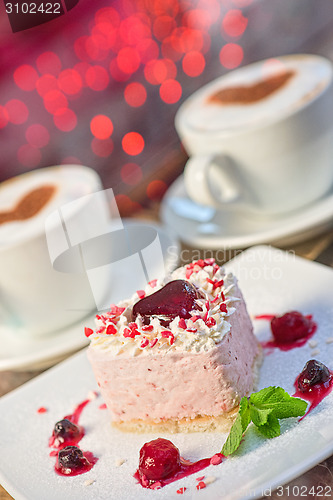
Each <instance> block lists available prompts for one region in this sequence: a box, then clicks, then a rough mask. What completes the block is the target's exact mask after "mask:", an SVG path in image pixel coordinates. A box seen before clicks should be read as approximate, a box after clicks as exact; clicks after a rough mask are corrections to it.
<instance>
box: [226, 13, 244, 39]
mask: <svg viewBox="0 0 333 500" xmlns="http://www.w3.org/2000/svg"><path fill="white" fill-rule="evenodd" d="M247 23H248V19H247V18H246V17H244V16H243V13H242V11H241V10H238V9H231V10H229V11H228V12H227V13H226V15H225V16H224V18H223V21H222V29H223V30H224V32H225V33H226V34H227V35H229V36H230V37H239V36H242V35H243V33H244V31H245V30H246V27H247Z"/></svg>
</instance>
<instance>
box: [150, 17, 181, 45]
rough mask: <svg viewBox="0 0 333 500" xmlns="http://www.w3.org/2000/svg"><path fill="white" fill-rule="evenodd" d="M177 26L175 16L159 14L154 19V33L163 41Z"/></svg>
mask: <svg viewBox="0 0 333 500" xmlns="http://www.w3.org/2000/svg"><path fill="white" fill-rule="evenodd" d="M176 26H177V25H176V21H175V19H174V18H173V17H171V16H158V17H157V18H156V19H155V20H154V24H153V33H154V35H155V37H156V38H157V40H159V41H160V42H162V41H163V40H164V39H165V38H166V37H167V36H169V35H171V33H172V31H173V30H174V29H175V28H176Z"/></svg>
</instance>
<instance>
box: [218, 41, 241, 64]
mask: <svg viewBox="0 0 333 500" xmlns="http://www.w3.org/2000/svg"><path fill="white" fill-rule="evenodd" d="M243 57H244V52H243V49H242V47H241V46H240V45H237V44H236V43H227V44H226V45H224V47H222V49H221V51H220V62H221V64H222V66H224V67H225V68H227V69H234V68H237V67H238V66H239V65H240V64H241V62H242V60H243Z"/></svg>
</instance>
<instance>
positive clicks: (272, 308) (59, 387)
mask: <svg viewBox="0 0 333 500" xmlns="http://www.w3.org/2000/svg"><path fill="white" fill-rule="evenodd" d="M226 267H227V270H232V271H233V272H235V274H236V275H237V276H238V277H239V282H240V286H241V288H242V290H243V293H244V296H245V299H246V301H247V304H248V309H249V312H250V314H251V315H258V314H282V313H284V312H286V311H289V310H293V309H296V310H299V311H301V312H302V313H304V314H313V317H314V320H315V321H316V322H317V324H318V329H317V332H316V333H315V336H314V337H313V339H314V340H316V341H317V343H318V344H317V347H316V349H317V350H319V353H317V354H316V356H315V358H316V359H318V360H320V361H322V362H323V363H325V364H326V365H328V366H329V368H330V369H332V368H333V344H332V343H327V342H326V340H327V339H328V338H329V337H332V324H333V295H332V291H333V272H332V270H331V269H329V268H326V267H324V266H321V265H319V264H315V263H312V262H308V261H305V260H302V259H300V258H297V257H294V255H292V254H290V253H285V252H283V251H279V250H276V249H272V248H270V247H264V246H261V247H254V248H252V249H250V250H247V251H246V252H244V253H243V254H241V255H240V256H239V257H237V258H236V259H234V260H233V261H231V262H230V263H228V265H227V266H226ZM254 326H255V331H256V334H257V336H258V337H259V339H260V340H267V339H268V338H269V337H270V332H269V324H268V322H267V321H264V320H255V321H254ZM312 350H313V349H311V348H310V346H309V345H305V346H303V347H301V348H297V349H293V350H291V351H287V352H282V351H279V350H276V351H274V352H273V353H272V354H270V355H268V356H266V357H265V360H264V363H263V366H262V370H261V378H260V387H259V388H263V387H267V386H269V385H279V386H282V387H283V388H284V389H285V390H287V391H288V392H289V393H290V394H293V392H294V390H293V383H294V380H295V378H296V376H297V375H298V373H299V372H300V371H301V370H302V368H303V366H304V364H305V363H306V361H307V360H309V359H311V358H312V357H314V356H312V353H311V351H312ZM91 390H97V386H96V383H95V380H94V377H93V374H92V371H91V369H90V366H89V364H88V361H87V359H86V353H85V352H83V353H80V354H79V355H76V356H74V357H73V358H70V359H69V360H67V361H65V362H64V363H62V364H60V365H58V366H56V367H55V368H53V369H51V370H49V371H48V372H46V373H45V374H43V375H41V376H40V377H38V378H37V379H35V380H32V381H31V382H29V383H27V384H26V385H24V386H22V387H21V388H19V389H17V390H16V391H14V392H12V393H10V394H8V395H6V396H4V397H3V398H1V400H0V415H1V421H0V422H1V423H0V482H1V483H2V484H3V486H4V487H5V488H6V489H7V490H8V491H9V493H10V494H11V495H13V496H14V498H15V499H16V500H21V499H24V500H45V499H47V500H59V499H61V498H63V499H66V500H86V499H89V500H91V499H94V500H104V499H105V500H113V499H117V500H128V499H134V498H135V499H156V498H158V499H168V500H169V499H176V498H178V499H179V498H180V496H179V495H178V494H177V493H176V492H177V489H179V488H180V487H182V486H186V487H187V488H188V490H187V491H186V492H185V495H184V498H197V497H198V498H200V499H202V500H205V499H206V500H208V499H209V500H217V499H223V500H226V499H230V500H236V499H247V498H251V499H253V498H258V497H260V496H262V495H263V493H264V490H265V489H267V488H270V487H271V488H272V489H273V488H275V487H277V486H278V485H282V484H283V483H285V482H287V481H289V480H291V479H293V478H295V477H296V476H298V475H300V474H301V473H303V472H304V471H306V470H307V469H309V468H311V467H312V466H314V465H315V464H317V463H319V462H320V461H322V460H323V459H325V458H327V457H328V456H330V455H331V454H332V453H333V393H331V394H330V395H329V396H328V397H327V398H326V399H324V400H323V401H322V403H320V405H319V406H318V407H317V408H315V409H314V410H313V411H312V412H311V413H310V414H309V415H308V416H307V417H306V418H305V419H304V420H303V421H301V422H300V423H298V422H297V421H296V419H288V420H286V421H282V434H281V436H280V437H278V438H275V439H272V440H266V439H264V438H261V437H260V436H259V435H258V434H257V433H256V431H255V429H254V428H252V427H250V428H249V430H248V431H247V433H246V438H245V440H244V441H243V442H242V444H241V446H240V448H239V450H238V451H237V452H236V454H235V455H234V456H233V457H232V458H229V459H227V460H225V461H224V462H223V463H222V464H220V465H218V466H210V467H209V468H208V469H206V470H205V471H203V472H202V475H203V474H204V475H205V476H206V477H208V476H213V477H215V478H216V481H215V482H213V483H212V484H209V485H208V486H207V488H206V489H204V490H200V491H197V490H196V487H195V486H196V484H197V482H196V479H195V478H196V476H197V475H198V474H197V475H194V476H190V477H188V478H186V479H182V480H180V481H178V482H176V483H172V484H170V485H168V486H166V487H164V488H162V489H161V490H160V491H152V490H147V489H143V488H142V487H141V486H140V485H138V484H137V483H136V481H135V479H134V478H133V473H134V472H135V470H136V467H137V465H138V455H139V450H140V447H141V446H142V445H143V443H145V442H146V441H149V440H151V439H154V438H156V437H158V435H156V434H141V435H136V434H124V433H121V432H119V431H116V430H114V429H112V428H111V426H110V425H109V416H108V412H107V411H105V410H104V411H103V410H101V409H100V408H99V406H100V405H101V403H102V400H101V398H100V397H99V398H97V399H95V400H93V401H92V402H91V403H89V404H88V406H87V407H86V408H85V409H84V410H83V413H82V416H81V420H80V423H81V424H82V425H83V426H84V427H85V429H86V435H85V436H84V438H83V439H82V441H81V443H80V447H81V448H82V449H83V450H89V451H91V452H93V453H94V455H95V456H97V457H99V460H98V462H97V464H96V465H95V466H94V467H93V469H92V470H91V471H89V472H88V473H86V474H83V475H79V476H75V477H60V476H58V475H56V474H55V472H54V469H53V467H54V461H55V459H54V458H52V457H49V451H50V450H49V448H48V438H49V436H50V434H51V433H52V428H53V425H54V423H55V422H56V421H58V420H60V419H61V418H63V417H64V416H65V415H66V414H68V413H70V412H71V410H72V409H73V407H74V406H76V405H77V404H79V403H80V402H81V401H83V400H84V399H85V398H86V397H87V394H88V393H89V391H91ZM40 406H45V407H46V408H47V409H48V411H47V413H44V414H39V413H37V409H38V408H39V407H40ZM163 437H166V438H169V439H171V440H172V441H173V442H174V443H175V445H176V446H178V448H179V449H180V452H181V455H182V456H183V457H185V458H187V459H190V460H198V459H200V458H204V457H209V456H212V455H213V454H214V453H216V452H219V451H220V450H221V448H222V445H223V442H224V440H225V438H226V435H225V434H219V433H207V434H176V435H171V436H170V435H167V434H164V435H163ZM119 459H126V461H125V463H124V464H123V465H121V466H119V465H118V466H117V465H116V463H117V461H118V460H119ZM199 475H201V473H200V474H199ZM90 480H91V481H90ZM87 482H90V483H91V484H89V485H88V484H87Z"/></svg>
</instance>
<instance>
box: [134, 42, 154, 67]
mask: <svg viewBox="0 0 333 500" xmlns="http://www.w3.org/2000/svg"><path fill="white" fill-rule="evenodd" d="M136 49H137V51H138V53H139V56H140V59H141V62H142V64H146V63H147V62H148V61H151V59H157V58H158V55H159V53H160V49H159V46H158V45H157V43H156V42H155V40H151V39H149V38H147V39H146V40H142V41H141V42H139V43H138V44H137V46H136Z"/></svg>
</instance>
